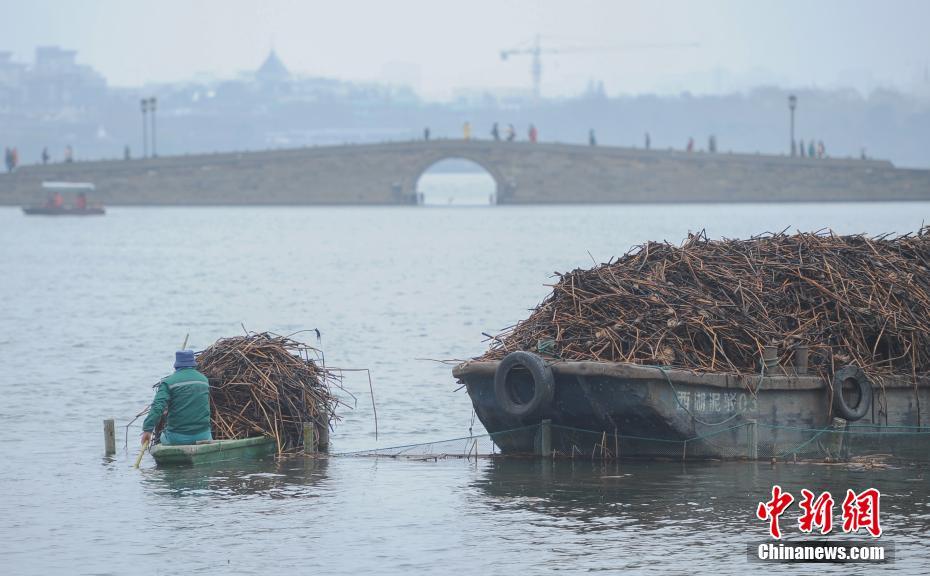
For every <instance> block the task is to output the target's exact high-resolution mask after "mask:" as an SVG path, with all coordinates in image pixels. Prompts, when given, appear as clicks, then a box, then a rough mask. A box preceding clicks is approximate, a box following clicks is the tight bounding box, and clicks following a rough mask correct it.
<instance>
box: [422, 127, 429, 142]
mask: <svg viewBox="0 0 930 576" xmlns="http://www.w3.org/2000/svg"><path fill="white" fill-rule="evenodd" d="M423 140H425V141H427V142H429V126H427V127H426V128H424V129H423Z"/></svg>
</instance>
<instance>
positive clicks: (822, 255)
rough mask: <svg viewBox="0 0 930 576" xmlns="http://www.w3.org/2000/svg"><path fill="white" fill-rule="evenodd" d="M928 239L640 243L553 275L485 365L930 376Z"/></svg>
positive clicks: (929, 234)
mask: <svg viewBox="0 0 930 576" xmlns="http://www.w3.org/2000/svg"><path fill="white" fill-rule="evenodd" d="M928 268H930V229H928V228H923V229H921V231H920V232H919V233H918V234H916V235H912V234H908V235H904V236H897V237H892V236H888V235H886V236H880V237H872V238H870V237H866V236H862V235H856V236H837V235H834V234H832V233H830V232H818V233H804V234H795V235H788V234H785V233H777V234H766V235H763V236H758V237H754V238H751V239H749V240H721V241H710V240H708V239H707V237H706V235H705V234H704V233H703V232H702V233H700V234H696V235H695V234H692V235H689V238H688V239H687V240H686V241H685V242H684V243H683V244H682V245H681V246H672V245H670V244H668V243H658V242H649V243H647V244H643V245H641V246H638V247H636V248H634V249H633V250H632V251H630V252H628V253H627V254H626V255H625V256H623V257H621V258H620V259H618V260H615V261H611V262H608V263H607V264H602V265H599V266H596V267H594V268H592V269H589V270H581V269H579V270H575V271H573V272H569V273H567V274H561V275H559V277H560V279H559V281H558V282H557V283H556V284H555V285H554V286H553V291H552V293H551V294H550V295H549V296H548V297H547V298H546V299H545V300H544V301H543V302H542V303H541V304H540V305H539V306H538V307H537V308H536V309H535V310H534V311H533V312H532V314H531V315H530V317H529V318H527V319H526V320H524V321H522V322H520V323H518V324H517V325H516V326H514V327H512V328H510V329H508V330H506V331H504V332H503V333H502V334H500V335H499V336H498V337H496V338H494V340H495V342H494V344H493V345H492V347H491V349H490V350H489V351H488V352H487V353H486V354H485V355H484V356H483V357H482V358H484V359H496V358H501V357H503V356H504V355H505V354H507V353H508V352H511V351H513V350H530V351H537V352H540V353H543V354H544V355H548V356H552V357H556V358H561V359H566V360H604V361H616V362H632V363H641V364H657V365H668V366H676V367H682V368H686V369H691V370H697V371H719V372H730V373H747V372H757V371H758V370H759V362H760V357H761V355H762V351H763V347H764V346H766V345H776V346H777V347H778V350H779V354H780V362H781V363H782V364H783V365H788V364H790V358H791V356H792V354H793V351H794V349H795V348H796V347H798V346H802V345H803V346H807V347H808V348H809V351H810V364H811V366H812V368H813V369H815V370H817V371H819V372H820V373H821V374H830V373H832V372H833V370H834V367H836V368H838V367H839V366H840V365H842V364H848V363H853V364H857V365H859V366H860V367H862V368H863V369H864V370H866V371H867V372H869V373H871V374H873V375H880V374H892V373H895V374H907V375H912V376H915V377H916V376H917V375H918V374H925V373H927V372H930V322H928V320H930V270H928Z"/></svg>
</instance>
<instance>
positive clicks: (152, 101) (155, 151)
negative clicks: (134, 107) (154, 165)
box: [149, 96, 158, 158]
mask: <svg viewBox="0 0 930 576" xmlns="http://www.w3.org/2000/svg"><path fill="white" fill-rule="evenodd" d="M155 104H156V100H155V97H154V96H152V97H151V98H149V110H151V111H152V158H157V157H158V148H156V146H155V144H156V143H157V142H158V138H156V137H155Z"/></svg>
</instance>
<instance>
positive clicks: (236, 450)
mask: <svg viewBox="0 0 930 576" xmlns="http://www.w3.org/2000/svg"><path fill="white" fill-rule="evenodd" d="M276 451H277V444H276V443H275V441H274V438H269V437H267V436H257V437H254V438H243V439H241V440H207V441H204V442H198V443H197V444H179V445H173V446H166V445H163V444H157V445H155V446H153V447H152V450H151V454H152V457H153V458H155V463H156V464H158V465H159V466H195V465H197V464H214V463H217V462H227V461H231V460H256V459H260V458H265V457H267V456H270V455H272V454H274V453H275V452H276Z"/></svg>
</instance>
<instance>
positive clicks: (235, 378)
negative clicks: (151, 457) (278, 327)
mask: <svg viewBox="0 0 930 576" xmlns="http://www.w3.org/2000/svg"><path fill="white" fill-rule="evenodd" d="M318 354H319V351H318V350H316V349H315V348H312V347H310V346H307V345H305V344H301V343H300V342H297V341H296V340H292V339H290V338H287V337H284V336H278V335H275V334H270V333H267V332H263V333H250V334H248V335H246V336H237V337H233V338H223V339H220V340H218V341H216V343H214V344H213V345H211V346H209V347H208V348H207V349H206V350H204V351H203V352H201V353H200V354H199V355H198V356H197V369H198V370H199V371H200V372H201V373H203V374H204V375H205V376H206V377H207V378H208V379H209V380H210V404H211V412H212V427H213V437H214V438H215V439H235V438H248V437H250V436H260V435H266V436H270V437H273V438H274V439H275V441H276V442H277V444H278V453H279V454H280V453H283V452H286V451H291V450H296V449H298V448H300V447H301V446H302V445H303V425H304V423H310V422H313V423H315V424H316V425H317V426H318V427H320V428H321V427H323V426H329V425H330V423H331V421H332V420H333V419H335V417H336V416H335V414H336V410H335V409H336V405H337V403H338V400H337V398H336V396H335V395H334V394H333V392H332V387H333V386H339V383H340V378H339V377H338V376H337V375H336V374H335V373H333V372H331V371H328V370H326V368H324V367H322V366H321V364H318V363H317V361H316V360H314V359H315V358H317V357H318ZM156 437H157V434H156Z"/></svg>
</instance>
